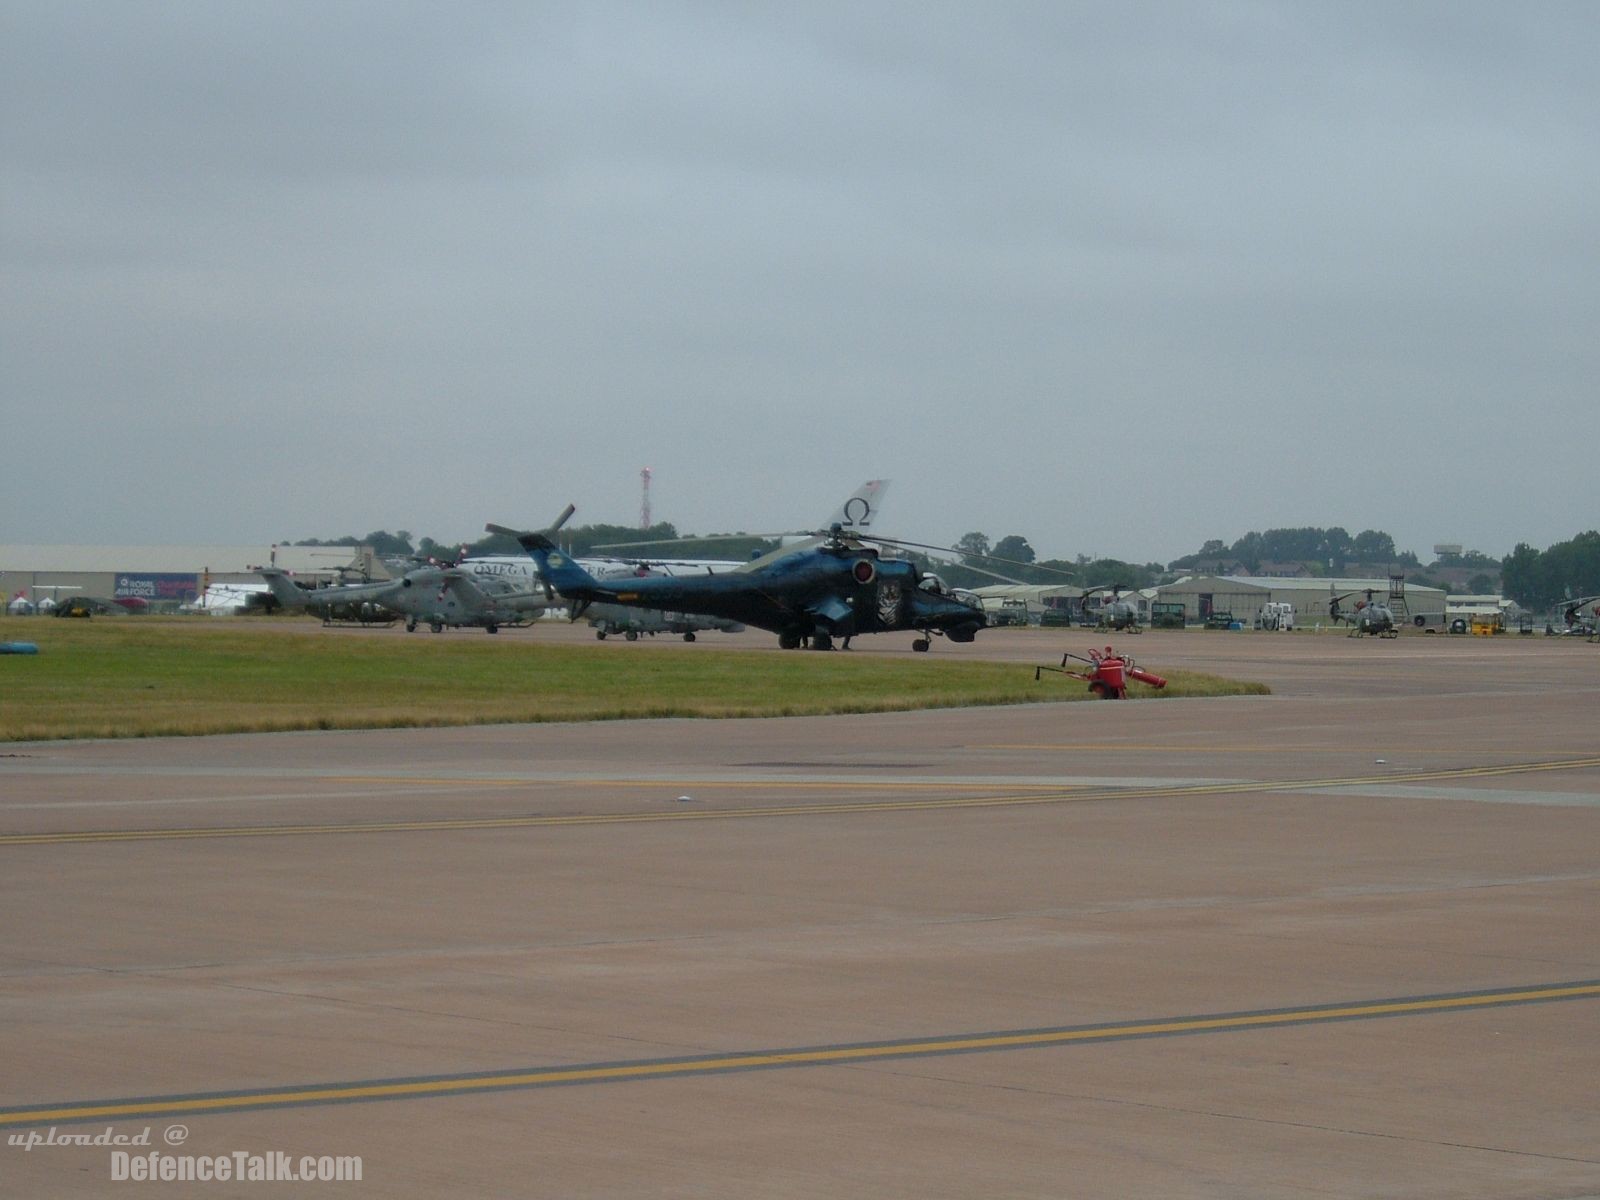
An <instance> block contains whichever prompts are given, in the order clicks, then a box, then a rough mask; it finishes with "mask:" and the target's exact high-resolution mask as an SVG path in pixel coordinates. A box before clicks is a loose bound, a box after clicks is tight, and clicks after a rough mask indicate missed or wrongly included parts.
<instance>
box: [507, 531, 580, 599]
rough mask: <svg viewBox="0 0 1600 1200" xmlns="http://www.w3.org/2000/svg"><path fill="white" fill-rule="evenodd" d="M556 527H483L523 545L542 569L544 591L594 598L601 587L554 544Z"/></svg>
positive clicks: (574, 597) (572, 596) (535, 563)
mask: <svg viewBox="0 0 1600 1200" xmlns="http://www.w3.org/2000/svg"><path fill="white" fill-rule="evenodd" d="M557 527H559V523H558V526H554V527H552V528H551V529H550V530H548V531H545V532H533V531H529V530H523V529H507V528H506V527H505V526H504V525H486V526H484V528H485V529H487V530H488V531H489V532H490V533H501V534H505V535H507V536H508V537H514V538H516V539H517V542H518V544H519V545H521V547H522V548H523V549H524V550H526V551H527V552H528V555H529V556H530V557H531V558H532V559H533V563H534V566H536V567H538V568H539V575H540V577H541V578H542V579H543V580H544V584H545V591H546V592H547V593H549V592H550V591H552V590H554V591H557V592H560V593H561V594H562V595H563V596H565V597H567V598H568V599H571V600H584V599H592V598H593V596H594V594H595V593H596V592H597V591H599V590H601V588H600V585H599V583H597V582H596V581H595V578H594V576H593V575H590V574H589V572H587V571H585V570H584V569H583V568H582V567H580V566H579V565H578V563H577V561H576V560H575V559H572V558H569V557H568V556H567V555H566V554H565V553H563V552H562V551H561V549H560V548H559V547H558V546H557V545H556V544H555V541H554V539H552V538H551V537H550V534H551V533H553V532H555V528H557Z"/></svg>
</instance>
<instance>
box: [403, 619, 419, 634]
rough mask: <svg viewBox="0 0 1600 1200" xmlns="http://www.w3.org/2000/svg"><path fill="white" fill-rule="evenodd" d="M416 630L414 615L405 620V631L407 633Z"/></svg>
mask: <svg viewBox="0 0 1600 1200" xmlns="http://www.w3.org/2000/svg"><path fill="white" fill-rule="evenodd" d="M416 631H417V619H416V618H415V617H411V618H409V619H408V620H407V621H406V632H407V633H415V632H416Z"/></svg>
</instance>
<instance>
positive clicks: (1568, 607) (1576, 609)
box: [1560, 596, 1600, 641]
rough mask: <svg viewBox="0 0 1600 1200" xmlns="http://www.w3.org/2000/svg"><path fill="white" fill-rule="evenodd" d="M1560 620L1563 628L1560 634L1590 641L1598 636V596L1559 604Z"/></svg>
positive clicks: (1599, 620) (1599, 631)
mask: <svg viewBox="0 0 1600 1200" xmlns="http://www.w3.org/2000/svg"><path fill="white" fill-rule="evenodd" d="M1561 619H1562V622H1563V623H1564V625H1565V628H1564V629H1562V630H1561V631H1560V632H1562V633H1564V634H1568V635H1571V636H1576V637H1586V638H1589V639H1590V640H1591V641H1592V640H1593V639H1594V638H1595V637H1596V636H1600V596H1580V597H1579V598H1578V599H1576V600H1563V601H1562V602H1561Z"/></svg>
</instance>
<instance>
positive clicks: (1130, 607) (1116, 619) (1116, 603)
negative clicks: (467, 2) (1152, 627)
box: [1080, 583, 1144, 633]
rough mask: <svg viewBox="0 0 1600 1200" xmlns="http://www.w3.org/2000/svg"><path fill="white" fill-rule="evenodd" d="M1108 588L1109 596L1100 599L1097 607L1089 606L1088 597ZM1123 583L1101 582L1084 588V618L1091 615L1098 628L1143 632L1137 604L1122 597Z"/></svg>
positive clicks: (1124, 631)
mask: <svg viewBox="0 0 1600 1200" xmlns="http://www.w3.org/2000/svg"><path fill="white" fill-rule="evenodd" d="M1107 590H1109V591H1110V592H1111V598H1110V599H1109V600H1102V601H1101V602H1100V607H1099V608H1090V607H1089V597H1090V596H1093V595H1096V594H1098V593H1100V592H1104V591H1107ZM1122 592H1123V585H1122V584H1120V583H1111V584H1102V585H1101V586H1099V587H1093V588H1085V589H1084V593H1083V599H1082V601H1080V603H1081V604H1082V605H1083V615H1084V617H1085V619H1086V620H1087V619H1088V618H1090V617H1092V618H1094V623H1095V625H1096V626H1097V627H1099V628H1100V629H1116V630H1120V631H1121V632H1123V633H1143V632H1144V630H1143V629H1141V628H1140V627H1139V606H1138V605H1137V604H1135V603H1134V602H1133V601H1131V600H1124V599H1123V598H1122Z"/></svg>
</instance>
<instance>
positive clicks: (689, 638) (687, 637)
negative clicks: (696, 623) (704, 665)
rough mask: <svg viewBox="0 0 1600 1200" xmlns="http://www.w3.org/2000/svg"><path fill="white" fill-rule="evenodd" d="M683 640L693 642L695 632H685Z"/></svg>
mask: <svg viewBox="0 0 1600 1200" xmlns="http://www.w3.org/2000/svg"><path fill="white" fill-rule="evenodd" d="M683 640H684V641H686V642H692V641H694V633H693V631H691V632H689V633H686V634H684V635H683Z"/></svg>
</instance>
